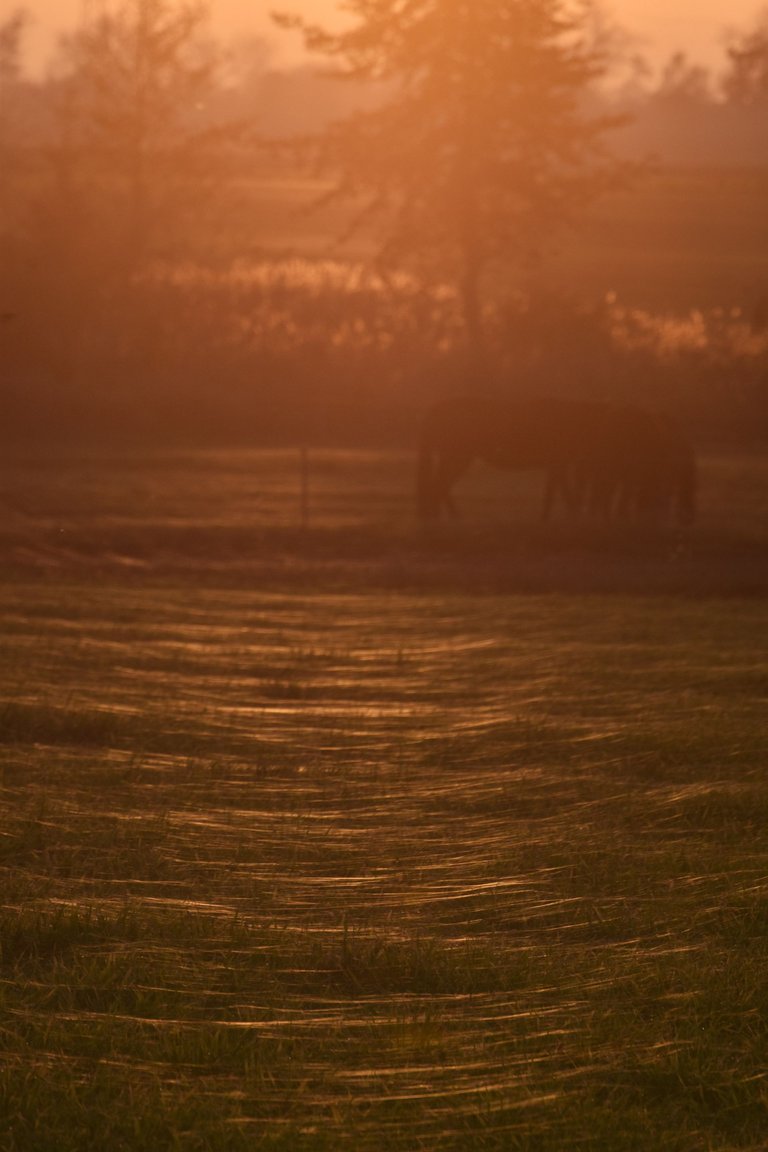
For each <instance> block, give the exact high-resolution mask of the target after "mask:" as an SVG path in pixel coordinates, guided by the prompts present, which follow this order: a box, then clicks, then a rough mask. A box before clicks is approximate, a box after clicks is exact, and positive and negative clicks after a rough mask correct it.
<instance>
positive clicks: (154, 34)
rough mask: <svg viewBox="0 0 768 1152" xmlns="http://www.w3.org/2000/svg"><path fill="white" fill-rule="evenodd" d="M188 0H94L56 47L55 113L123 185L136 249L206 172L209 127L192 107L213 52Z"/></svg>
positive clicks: (210, 69) (212, 73)
mask: <svg viewBox="0 0 768 1152" xmlns="http://www.w3.org/2000/svg"><path fill="white" fill-rule="evenodd" d="M206 23H207V8H206V6H205V5H204V4H203V3H197V2H195V0H192V2H187V0H180V2H179V0H122V2H121V3H118V4H117V5H115V4H110V3H105V2H104V0H97V3H96V4H95V5H91V8H90V10H89V17H88V19H87V20H86V21H85V22H84V23H83V24H82V26H81V27H80V29H79V30H78V31H77V32H76V33H74V34H73V35H71V36H69V37H68V38H67V39H66V40H65V41H64V43H63V47H62V72H61V75H60V77H59V83H58V89H59V111H60V121H66V131H65V135H66V136H67V138H68V140H69V141H70V143H71V144H72V145H73V147H74V148H75V149H76V150H78V151H79V153H80V155H81V156H82V155H87V157H88V158H89V160H90V162H91V165H92V167H93V166H95V167H96V168H97V169H98V170H99V171H100V172H101V173H102V175H104V176H106V177H107V178H108V179H110V178H111V181H112V184H113V186H116V187H117V188H119V189H121V190H122V197H123V203H124V210H125V220H126V238H127V241H128V244H129V248H130V250H131V251H132V253H133V255H134V258H135V259H137V260H140V259H141V257H142V256H145V255H147V254H149V253H150V252H151V249H152V247H153V244H154V243H155V242H156V241H157V239H158V234H159V232H160V231H161V226H162V227H164V226H165V225H167V224H168V222H169V220H170V219H171V218H172V216H173V215H174V213H176V212H178V211H179V210H180V204H179V190H180V189H181V193H180V195H181V196H183V197H185V198H186V202H187V205H186V206H187V207H188V206H189V204H190V202H192V203H194V202H195V197H190V193H189V182H190V180H191V179H193V178H194V177H195V176H198V177H199V176H203V175H207V174H208V173H207V171H206V160H207V159H208V158H209V153H210V145H211V142H212V136H213V133H211V132H210V131H208V130H207V129H206V128H205V126H204V124H203V122H202V120H201V118H200V115H199V112H200V109H202V108H204V105H205V102H206V100H207V98H208V97H209V96H210V94H211V93H212V91H213V90H214V87H215V81H216V77H217V70H218V63H219V60H218V53H217V51H216V50H215V48H214V47H212V46H211V43H210V41H209V40H208V39H207V37H206V35H205V32H206Z"/></svg>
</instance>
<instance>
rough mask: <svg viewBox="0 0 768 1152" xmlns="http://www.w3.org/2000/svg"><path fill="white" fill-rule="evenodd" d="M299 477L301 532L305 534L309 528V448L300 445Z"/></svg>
mask: <svg viewBox="0 0 768 1152" xmlns="http://www.w3.org/2000/svg"><path fill="white" fill-rule="evenodd" d="M299 475H300V489H301V493H300V499H299V503H300V518H301V530H302V532H306V530H307V528H309V448H307V446H306V444H302V446H301V448H300V449H299Z"/></svg>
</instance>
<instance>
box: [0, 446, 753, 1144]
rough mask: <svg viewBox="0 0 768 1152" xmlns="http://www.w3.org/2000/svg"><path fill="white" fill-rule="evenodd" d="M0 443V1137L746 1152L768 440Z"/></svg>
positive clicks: (2, 1140) (13, 1140)
mask: <svg viewBox="0 0 768 1152" xmlns="http://www.w3.org/2000/svg"><path fill="white" fill-rule="evenodd" d="M296 464H297V460H296V454H295V453H293V452H287V451H286V452H268V453H258V452H245V451H243V452H213V451H211V452H186V453H160V452H158V453H155V454H154V455H151V456H142V457H139V456H135V455H131V454H128V453H124V454H122V455H120V454H112V455H108V454H107V453H95V452H92V453H90V454H86V453H81V454H67V453H62V454H61V455H60V456H59V457H58V458H56V459H54V458H50V457H49V458H47V459H45V460H41V459H38V458H36V457H35V456H34V454H30V455H27V456H26V457H25V456H21V455H18V456H16V457H15V458H14V457H11V456H8V457H6V459H5V460H4V461H3V464H2V475H1V477H0V492H1V494H2V512H1V513H0V516H1V523H0V561H2V571H1V574H0V611H2V618H3V633H2V635H3V640H2V645H1V647H0V684H1V691H0V701H1V702H0V749H1V759H0V813H1V814H0V868H1V869H2V901H1V904H2V908H1V911H0V947H1V952H0V1004H1V1005H2V1009H1V1011H0V1021H1V1026H0V1051H1V1052H2V1056H0V1085H1V1086H2V1087H1V1091H2V1103H0V1147H2V1148H3V1149H4V1150H5V1149H7V1150H8V1152H42V1150H43V1149H45V1150H46V1152H48V1150H49V1149H56V1152H85V1150H91V1149H93V1150H94V1152H96V1150H99V1152H101V1150H102V1149H104V1148H110V1149H121V1150H122V1149H125V1150H130V1152H134V1150H136V1152H138V1150H145V1152H156V1150H158V1149H181V1150H183V1152H192V1150H206V1152H208V1150H210V1152H219V1150H222V1152H229V1150H240V1149H242V1150H246V1149H248V1150H251V1149H268V1150H273V1149H274V1150H285V1152H320V1150H322V1152H325V1150H328V1152H330V1150H336V1149H344V1148H348V1149H350V1150H355V1152H357V1150H360V1152H389V1150H392V1152H394V1150H398V1152H416V1150H423V1152H447V1150H454V1152H470V1150H471V1152H475V1150H478V1152H479V1150H498V1152H502V1150H503V1152H507V1150H513V1152H514V1150H516V1149H518V1150H522V1149H525V1150H529V1149H530V1150H531V1152H540V1150H541V1152H548V1150H552V1149H558V1150H567V1149H593V1150H596V1152H597V1150H601V1152H602V1150H607V1152H613V1150H615V1152H629V1150H645V1149H647V1150H649V1152H655V1150H657V1149H661V1148H664V1149H672V1150H676V1152H701V1150H705V1149H706V1150H710V1152H725V1150H726V1149H728V1150H730V1149H734V1150H735V1149H752V1150H755V1152H756V1150H758V1149H763V1148H764V1147H765V1145H766V1138H767V1135H766V1134H767V1133H768V1072H767V1071H766V1070H767V1069H768V993H767V992H766V979H765V973H766V964H767V963H768V783H766V779H765V765H766V759H767V754H768V731H767V730H766V724H765V716H766V704H767V703H768V603H767V602H766V596H765V592H766V579H768V519H767V518H766V516H767V513H768V465H767V464H766V462H765V460H764V459H761V458H760V457H757V456H754V457H748V456H738V457H737V456H732V455H730V456H729V455H723V454H721V455H712V456H710V457H708V458H707V459H706V460H705V462H704V468H703V482H702V494H701V497H702V512H701V518H700V522H699V524H698V526H697V527H696V528H695V529H694V530H693V531H692V533H691V534H690V536H689V537H688V538H685V539H682V538H675V539H669V540H641V541H638V540H636V539H631V538H627V537H626V535H625V534H616V533H610V532H608V531H601V532H597V531H596V530H594V529H593V530H588V529H587V528H586V527H584V526H575V527H574V526H571V525H555V526H554V527H552V528H551V529H549V530H547V531H544V530H542V529H541V528H539V527H537V526H536V525H535V508H536V499H537V492H536V490H535V484H533V483H529V482H528V481H525V482H523V481H521V480H519V478H512V477H505V476H501V477H494V476H492V475H490V474H489V475H484V474H482V473H479V472H478V474H477V476H475V477H474V478H471V479H470V480H468V481H467V482H466V484H465V485H464V487H463V490H462V496H463V504H464V507H465V509H466V513H467V515H466V519H465V520H464V521H462V523H461V524H460V525H457V526H450V527H448V528H446V529H444V530H442V531H441V532H439V533H436V534H434V535H432V536H430V537H424V536H422V535H421V534H420V533H419V532H418V531H417V529H416V526H415V524H414V523H413V521H412V509H411V497H410V487H411V478H412V461H411V460H410V458H409V457H407V456H405V455H402V456H398V455H387V454H371V453H353V452H346V453H342V452H332V451H330V450H327V451H323V452H321V451H319V450H318V451H317V452H314V453H313V454H312V457H311V464H312V469H311V499H310V516H309V523H308V525H307V526H305V527H302V526H301V524H300V521H299V500H298V476H297V467H296Z"/></svg>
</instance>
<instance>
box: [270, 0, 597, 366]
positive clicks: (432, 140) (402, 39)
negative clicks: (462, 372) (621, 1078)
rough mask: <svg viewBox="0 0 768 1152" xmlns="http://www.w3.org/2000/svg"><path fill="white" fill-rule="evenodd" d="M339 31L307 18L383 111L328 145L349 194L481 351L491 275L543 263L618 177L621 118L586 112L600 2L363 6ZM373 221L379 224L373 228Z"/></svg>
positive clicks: (339, 69)
mask: <svg viewBox="0 0 768 1152" xmlns="http://www.w3.org/2000/svg"><path fill="white" fill-rule="evenodd" d="M347 8H348V10H349V11H350V12H351V13H352V14H353V15H354V16H355V17H356V22H355V23H354V24H353V25H352V26H351V27H350V28H348V29H347V30H345V31H342V32H338V33H331V32H328V31H325V30H324V29H322V28H319V27H317V26H314V25H310V24H307V23H306V22H305V21H303V20H302V19H301V18H299V17H294V16H283V17H280V18H279V19H280V22H281V23H282V24H284V25H286V26H288V27H294V28H297V29H299V30H300V31H301V32H302V33H303V35H304V38H305V41H306V44H307V47H308V48H309V49H310V50H312V51H314V52H318V53H320V54H322V55H324V56H326V57H328V58H329V59H331V60H332V61H334V63H335V65H336V73H337V74H338V75H339V76H340V77H342V78H343V77H352V78H356V79H366V80H370V81H377V82H379V83H380V84H381V85H382V87H383V92H384V96H383V99H382V102H381V104H380V106H379V107H377V108H375V109H373V110H369V111H366V112H362V113H359V114H357V115H353V116H352V117H350V118H348V119H346V120H344V121H342V122H340V123H338V124H336V125H333V126H332V127H331V128H330V129H329V130H328V131H327V132H326V133H324V135H323V137H322V140H321V142H320V144H321V157H322V161H323V163H324V164H325V165H326V166H327V167H328V168H329V169H330V170H331V171H332V172H333V173H335V175H336V177H337V180H338V186H337V191H338V193H339V194H340V195H345V196H348V197H350V199H351V200H353V201H354V202H356V203H357V204H358V211H359V213H360V217H361V218H364V219H365V220H366V221H367V222H370V224H372V223H373V222H376V223H377V225H378V236H379V258H380V260H382V261H385V262H387V263H390V264H395V265H397V266H400V267H402V266H415V267H417V268H419V269H420V270H423V271H426V272H430V273H433V274H434V273H436V274H438V275H439V276H441V277H444V278H446V277H447V278H448V279H449V281H450V282H451V283H453V284H454V285H455V286H456V288H457V290H458V292H459V297H460V300H461V304H462V309H463V315H464V320H465V324H466V328H467V332H468V335H469V339H470V343H471V344H474V345H476V346H479V343H480V340H481V330H482V309H483V301H484V299H485V298H486V295H487V291H488V285H489V283H490V279H491V277H492V276H493V275H495V277H496V279H497V280H498V278H499V277H500V276H501V277H503V275H504V274H505V273H507V274H508V273H509V272H510V271H511V270H513V269H514V270H517V271H519V270H520V269H521V268H525V267H526V266H528V265H530V263H531V262H532V261H536V260H537V258H538V257H539V256H540V254H541V253H542V252H543V251H544V250H546V248H547V246H548V245H549V243H550V242H551V240H552V238H553V236H554V235H555V234H556V233H557V232H558V230H559V229H561V228H562V227H563V226H564V225H565V224H567V223H569V222H570V221H571V220H573V218H574V217H575V216H577V215H578V213H579V211H580V210H582V209H583V208H584V207H585V205H587V204H588V203H589V202H590V201H591V200H592V199H593V198H594V197H595V196H596V195H598V194H599V193H600V192H602V191H604V190H605V189H606V188H607V187H608V186H609V185H611V184H612V183H613V182H614V180H615V179H616V177H617V174H618V172H619V170H620V165H618V164H617V163H616V162H615V161H614V160H613V159H612V158H611V156H610V154H609V153H608V151H607V149H606V147H605V134H606V131H607V130H608V129H609V128H610V127H611V126H612V125H613V124H615V123H616V120H615V119H611V118H609V117H606V116H601V115H593V114H591V113H590V112H589V111H588V107H589V95H590V90H591V88H592V86H593V85H594V83H595V82H596V81H597V80H598V79H599V78H600V77H601V76H602V75H603V74H604V72H605V70H606V68H607V66H608V62H609V61H608V54H607V50H606V46H605V43H604V42H603V40H602V38H601V35H600V32H599V30H598V22H597V20H596V17H595V14H594V11H593V9H592V8H591V5H590V3H589V0H584V2H583V3H582V2H579V0H350V2H349V3H348V4H347ZM369 226H370V225H369Z"/></svg>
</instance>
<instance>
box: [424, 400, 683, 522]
mask: <svg viewBox="0 0 768 1152" xmlns="http://www.w3.org/2000/svg"><path fill="white" fill-rule="evenodd" d="M474 460H483V461H484V462H486V463H487V464H491V465H493V466H495V467H497V468H506V469H510V470H518V469H520V470H522V469H536V470H540V471H543V472H544V473H545V486H544V496H543V503H542V510H541V516H542V519H543V520H547V519H549V518H550V516H551V515H552V512H553V510H554V508H555V506H556V504H557V501H558V500H559V501H561V502H562V504H563V505H564V506H565V508H566V509H567V510H568V511H569V512H571V513H577V512H580V511H585V512H588V513H590V514H592V515H596V516H601V517H602V518H604V519H611V518H612V517H614V516H621V517H623V518H630V519H633V520H635V521H637V522H641V521H644V522H648V523H658V522H661V521H662V520H665V519H671V518H674V519H675V520H676V521H677V522H678V523H681V524H684V523H690V522H691V521H692V520H693V518H694V513H695V494H696V461H695V456H694V453H693V449H692V447H691V445H690V443H689V442H688V441H687V439H686V437H685V435H684V434H683V432H682V430H681V429H680V427H679V426H678V425H677V424H676V423H675V422H674V421H673V420H672V419H671V418H670V417H667V416H660V415H657V414H653V413H650V412H646V411H644V410H643V409H640V408H636V407H632V406H629V405H614V404H608V403H600V402H596V401H583V400H572V399H566V398H560V397H535V398H527V399H521V398H500V397H494V396H457V397H453V398H450V399H446V400H443V401H441V402H439V403H438V404H436V405H435V406H434V407H433V408H432V409H431V410H430V411H429V412H428V413H427V415H426V418H425V419H424V422H423V425H422V429H421V439H420V444H419V464H418V481H417V496H418V506H419V513H420V515H421V517H422V518H423V519H425V520H430V519H436V518H438V517H439V516H440V515H441V513H442V512H443V511H446V512H449V513H454V512H455V508H454V504H453V497H452V490H453V486H454V484H455V483H456V481H457V480H458V479H459V478H460V477H461V476H462V475H463V474H464V473H465V472H466V470H467V469H468V468H469V466H470V464H471V463H472V462H473V461H474Z"/></svg>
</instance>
